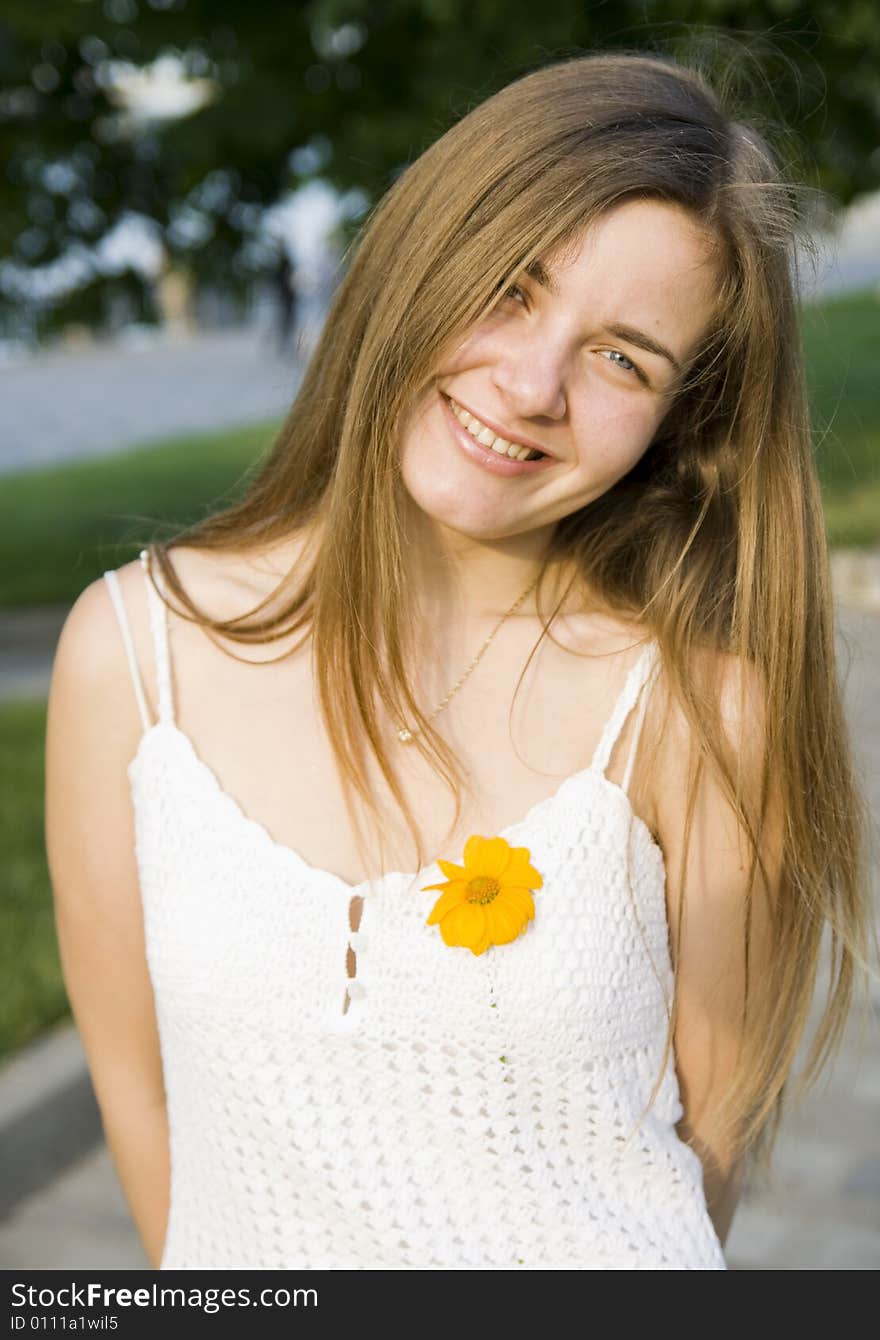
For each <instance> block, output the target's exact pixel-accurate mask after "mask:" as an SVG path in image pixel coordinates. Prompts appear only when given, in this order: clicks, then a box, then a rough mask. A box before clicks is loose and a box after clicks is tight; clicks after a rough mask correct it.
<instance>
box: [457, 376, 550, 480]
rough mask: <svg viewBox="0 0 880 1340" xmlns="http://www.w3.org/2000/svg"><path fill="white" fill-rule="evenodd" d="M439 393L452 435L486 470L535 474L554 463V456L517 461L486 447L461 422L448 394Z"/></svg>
mask: <svg viewBox="0 0 880 1340" xmlns="http://www.w3.org/2000/svg"><path fill="white" fill-rule="evenodd" d="M439 395H440V399H441V401H442V403H443V413H444V414H445V416H446V420H447V422H448V424H449V429H450V432H451V433H452V436H453V437H454V438H455V440H456V442H457V443H458V445H459V446H460V447H461V449H462V451H463V452H464V454H465V455H466V456H467V457H468V458H469V459H470V460H472V461H475V462H476V464H477V465H481V466H482V467H483V469H484V470H488V471H490V473H492V474H495V475H533V474H535V473H536V472H537V471H539V470H546V468H547V466H548V465H553V464H554V460H553V457H552V456H541V457H540V459H538V460H536V461H515V460H514V459H513V457H511V456H502V455H501V454H500V453H499V452H497V451H493V450H492V448H491V447H484V446H483V444H482V442H478V441H477V440H476V438H474V437H472V436H471V434H470V433H469V432H468V430H467V429H466V428H465V427H464V425H463V424H460V423H459V421H458V419H457V418H456V417H455V415H454V414H453V412H452V406H451V405H450V403H449V401H448V400H447V398H446V396H445V395H443V393H442V392H440V393H439Z"/></svg>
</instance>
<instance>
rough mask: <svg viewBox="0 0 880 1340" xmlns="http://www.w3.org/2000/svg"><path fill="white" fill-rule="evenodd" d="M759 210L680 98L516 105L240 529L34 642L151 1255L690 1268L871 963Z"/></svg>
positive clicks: (535, 93)
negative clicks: (824, 956) (821, 981)
mask: <svg viewBox="0 0 880 1340" xmlns="http://www.w3.org/2000/svg"><path fill="white" fill-rule="evenodd" d="M795 200H796V196H795V194H793V192H792V189H791V188H790V186H788V185H787V184H786V183H785V182H784V181H783V179H782V176H781V173H780V169H779V167H778V165H777V163H776V161H775V157H774V154H773V152H772V151H771V149H770V148H769V147H768V145H767V143H766V142H765V140H764V139H763V138H762V137H761V136H760V135H759V134H758V133H756V131H755V130H753V129H751V128H749V127H748V126H746V125H743V124H741V123H738V122H737V121H735V120H733V119H731V117H730V116H729V115H728V114H726V113H725V111H724V110H723V108H722V106H721V104H720V101H719V97H718V96H717V95H716V93H715V92H713V90H712V89H711V87H709V86H708V84H707V83H706V81H705V80H704V78H703V77H702V76H701V75H699V74H698V73H697V72H696V71H694V70H691V69H690V68H688V67H687V66H685V65H683V64H681V63H679V62H676V61H673V60H671V59H668V58H666V57H659V56H657V57H655V56H645V55H640V54H635V53H631V52H626V51H623V52H616V53H611V54H599V55H589V56H584V57H579V58H576V59H571V60H567V61H563V62H561V63H557V64H553V65H550V66H547V67H545V68H543V69H540V70H538V71H536V72H534V73H532V74H529V75H528V76H526V77H524V78H522V79H519V80H517V81H516V82H514V83H512V84H510V85H509V86H508V87H506V88H504V89H503V90H502V91H501V92H500V93H498V94H497V95H495V96H494V97H492V98H490V99H489V100H488V101H486V102H484V103H483V104H482V105H480V106H478V107H477V108H476V109H475V110H474V111H472V112H471V113H470V114H469V115H467V116H465V117H464V119H462V120H461V121H460V122H459V123H458V124H456V125H455V126H454V127H453V129H451V130H450V131H449V132H448V133H447V134H445V135H444V136H443V137H442V138H441V139H440V140H439V141H438V142H437V143H435V144H434V145H433V146H432V147H431V148H429V149H428V151H427V152H426V153H424V154H423V155H422V156H421V157H420V158H419V159H418V160H417V161H416V162H415V163H414V164H413V165H412V166H410V167H409V169H408V170H407V171H406V172H405V173H404V174H403V175H402V176H401V177H400V178H399V179H398V180H397V182H396V183H395V185H394V186H393V188H392V189H391V190H390V191H389V192H388V194H387V195H386V196H385V198H384V199H383V200H382V201H381V203H380V204H379V206H378V207H377V208H376V210H375V211H374V213H373V214H372V216H371V217H370V218H369V219H368V221H367V223H366V224H365V226H364V228H363V230H362V234H361V236H360V239H359V242H358V244H357V246H356V248H355V250H354V254H353V255H352V256H351V257H350V263H349V265H348V267H347V270H346V273H345V275H344V278H343V280H342V282H341V285H340V287H339V290H338V292H337V295H336V297H335V300H334V303H333V305H332V309H331V311H330V314H329V317H328V320H327V322H326V325H325V328H324V331H323V334H322V337H321V339H320V342H319V344H318V346H317V348H316V350H315V352H314V355H313V356H312V358H311V361H310V363H309V366H308V368H307V371H306V375H305V379H304V381H303V383H302V386H301V389H300V391H299V393H298V395H297V397H296V400H295V402H294V404H293V406H292V408H291V410H290V413H289V415H288V417H287V420H286V422H285V424H284V426H283V428H282V429H281V431H280V433H279V435H278V438H277V440H276V442H275V444H274V447H273V449H272V451H271V453H270V454H269V455H268V457H267V459H266V460H264V461H263V462H262V464H261V468H260V469H259V471H258V473H257V475H256V477H255V478H254V479H253V480H252V482H251V483H250V487H249V489H248V491H247V494H246V496H245V498H244V500H243V501H241V502H240V503H238V504H236V505H234V506H231V507H228V508H226V509H225V510H223V511H222V512H220V513H219V514H216V515H214V516H211V517H209V518H208V519H207V520H206V521H204V522H202V523H200V524H198V525H196V526H193V527H191V528H189V529H187V530H185V531H183V532H182V533H179V534H177V535H176V536H175V537H173V539H172V541H171V542H170V543H168V542H166V543H164V544H162V543H159V542H158V541H156V542H154V543H152V544H151V545H149V546H145V547H144V549H143V551H142V552H141V555H140V560H139V561H135V562H131V563H126V564H124V565H123V566H121V567H120V568H119V569H117V570H114V571H111V572H108V573H106V574H105V577H104V579H102V580H100V581H97V582H95V583H93V584H92V585H91V586H89V587H88V588H87V589H86V590H85V591H83V593H82V595H81V596H80V598H79V599H78V601H77V602H76V605H75V606H74V608H73V610H72V611H71V613H70V616H69V618H68V620H67V623H66V624H65V627H64V631H63V635H62V638H61V642H60V645H59V647H58V652H57V659H56V664H55V669H54V675H53V681H52V688H51V697H50V706H49V725H48V742H47V747H48V759H47V767H48V780H47V843H48V851H49V858H50V863H51V871H52V878H53V883H54V888H55V896H56V906H57V920H58V930H59V937H60V944H61V951H62V957H63V964H64V970H65V975H66V981H67V985H68V989H69V994H70V999H71V1003H72V1006H73V1010H74V1014H75V1017H76V1020H77V1023H78V1026H79V1028H80V1030H81V1032H82V1037H83V1040H84V1043H85V1047H86V1051H87V1054H88V1059H89V1063H90V1067H91V1072H92V1077H93V1080H94V1085H95V1089H96V1093H97V1097H98V1101H99V1103H100V1106H101V1111H102V1114H103V1119H104V1126H105V1131H106V1135H107V1139H108V1142H109V1145H110V1149H111V1152H112V1155H113V1157H114V1160H115V1163H116V1167H117V1169H118V1171H119V1175H120V1178H121V1181H122V1184H123V1187H124V1190H125V1193H126V1195H127V1197H128V1200H129V1202H130V1205H131V1208H132V1212H133V1214H134V1217H135V1219H136V1222H137V1225H138V1228H139V1230H140V1233H141V1235H142V1238H143V1242H144V1244H145V1247H146V1250H147V1252H148V1254H149V1257H150V1260H151V1261H152V1262H153V1263H154V1264H155V1265H157V1266H160V1265H161V1267H162V1268H166V1269H167V1268H181V1267H183V1268H195V1267H215V1268H220V1267H223V1268H229V1267H243V1268H247V1267H263V1268H270V1267H277V1268H318V1267H325V1268H327V1267H329V1268H352V1267H353V1268H373V1269H401V1268H403V1269H410V1268H434V1269H446V1268H466V1269H478V1268H500V1269H508V1268H509V1269H512V1270H522V1269H526V1270H528V1269H541V1268H576V1269H577V1268H581V1269H596V1268H602V1269H654V1268H667V1269H679V1268H690V1269H724V1268H725V1265H726V1262H725V1258H724V1253H723V1245H724V1242H725V1238H726V1235H727V1232H728V1228H729V1226H730V1223H731V1219H732V1216H733V1213H734V1207H735V1205H736V1200H737V1196H738V1194H739V1192H740V1188H741V1186H742V1182H743V1174H744V1169H745V1167H746V1163H747V1162H749V1161H751V1160H752V1159H755V1161H757V1159H758V1157H759V1155H760V1156H761V1157H763V1158H764V1159H765V1160H766V1157H767V1152H768V1150H769V1147H770V1145H771V1143H772V1135H773V1132H774V1129H775V1126H776V1124H777V1122H778V1116H779V1112H780V1109H781V1104H782V1099H783V1094H784V1092H785V1091H786V1088H787V1084H788V1079H789V1076H790V1073H791V1070H792V1063H793V1060H794V1057H795V1053H796V1051H797V1048H798V1045H799V1042H800V1040H801V1038H802V1035H803V1034H804V1030H805V1021H806V1018H807V1012H808V1008H809V1005H810V1001H811V996H812V992H813V988H814V984H815V981H816V976H817V961H818V953H819V947H820V940H821V936H822V932H823V929H824V928H825V927H826V926H830V928H831V930H832V933H833V936H834V947H835V955H834V970H835V973H834V976H833V980H832V982H831V983H830V986H829V995H828V1000H827V1002H826V1003H825V1013H824V1016H823V1031H822V1034H821V1037H820V1039H819V1040H820V1042H822V1041H825V1042H827V1041H828V1039H829V1037H830V1038H832V1039H833V1038H834V1037H836V1036H837V1035H838V1034H839V1031H840V1029H841V1027H842V1025H843V1022H844V1020H845V1018H846V1015H847V1012H848V1009H849V1006H850V1004H851V997H852V987H853V983H854V980H855V968H856V966H857V965H858V963H859V962H860V961H862V960H863V959H864V954H865V946H866V942H867V930H868V925H869V922H868V916H867V910H866V908H867V893H866V879H865V871H864V859H863V854H862V823H863V818H864V815H863V810H864V802H863V799H862V797H861V796H860V795H859V793H858V791H857V789H856V785H855V781H854V775H853V771H852V768H851V763H850V756H849V752H848V742H847V738H846V733H845V725H844V719H843V716H842V712H841V705H840V699H839V694H838V687H837V682H836V671H835V662H834V647H833V613H832V604H831V597H830V591H829V578H828V561H827V553H826V545H825V536H824V527H823V519H822V509H821V501H820V494H819V488H818V485H817V478H816V472H815V468H814V461H813V454H812V449H811V443H810V432H809V423H808V414H807V402H806V396H805V388H804V376H803V369H802V366H801V359H800V352H799V347H800V346H799V338H798V317H797V300H796V290H795V286H794V278H793V271H792V266H791V264H790V262H791V260H792V258H793V250H792V243H793V240H794V237H795V233H796V224H797V220H798V213H797V210H796V208H795ZM257 667H259V670H258V669H257ZM126 778H127V780H128V782H130V792H129V788H128V787H127V786H126ZM814 1055H815V1053H814Z"/></svg>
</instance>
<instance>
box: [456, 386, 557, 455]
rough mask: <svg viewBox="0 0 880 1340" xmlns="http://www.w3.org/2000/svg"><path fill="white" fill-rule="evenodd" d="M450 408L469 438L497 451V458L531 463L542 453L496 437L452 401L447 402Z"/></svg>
mask: <svg viewBox="0 0 880 1340" xmlns="http://www.w3.org/2000/svg"><path fill="white" fill-rule="evenodd" d="M449 403H450V405H451V406H452V412H453V414H454V415H455V417H456V418H457V419H458V421H459V423H460V424H461V425H462V426H463V427H464V428H466V429H467V430H468V432H469V433H470V435H471V437H475V438H476V440H477V441H478V442H481V443H482V444H483V446H484V447H490V448H491V449H492V451H497V452H498V455H499V456H512V457H513V459H514V460H516V461H531V460H534V459H535V458H536V457H537V456H540V455H541V454H542V453H541V452H540V451H533V450H532V448H531V447H523V446H520V445H519V443H517V442H508V441H507V439H506V438H504V437H498V435H497V434H496V433H493V432H492V429H491V428H487V427H486V425H485V424H484V423H481V422H480V420H479V419H478V418H476V417H475V415H473V414H470V413H469V412H468V410H466V409H462V407H461V405H456V403H455V401H454V400H450V401H449Z"/></svg>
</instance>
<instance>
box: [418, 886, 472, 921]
mask: <svg viewBox="0 0 880 1340" xmlns="http://www.w3.org/2000/svg"><path fill="white" fill-rule="evenodd" d="M434 887H438V886H436V885H435V886H434ZM465 887H466V886H465V882H464V880H461V879H457V880H454V881H452V882H451V883H450V886H449V888H448V889H447V890H446V892H445V893H443V894H441V895H440V897H439V898H438V899H437V901H436V903H435V904H434V906H433V907H432V908H431V915H430V916H429V917H428V920H427V922H426V923H425V924H426V925H428V926H436V924H437V922H438V921H442V919H443V918H444V917H445V916H447V915H448V914H449V913H450V912H451V911H452V909H453V908H454V907H458V905H459V903H460V902H461V901H462V900H463V898H464V891H465Z"/></svg>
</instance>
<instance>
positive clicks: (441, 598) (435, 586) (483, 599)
mask: <svg viewBox="0 0 880 1340" xmlns="http://www.w3.org/2000/svg"><path fill="white" fill-rule="evenodd" d="M425 522H427V523H428V524H425V523H424V522H423V523H418V522H417V523H415V534H413V532H412V529H411V528H410V529H409V535H408V543H409V548H408V550H407V556H408V562H409V569H410V575H411V579H412V583H413V587H414V589H415V591H416V592H417V604H418V611H419V617H420V618H421V619H423V620H425V621H426V623H427V624H429V625H430V626H431V627H434V628H448V629H449V628H461V627H462V626H465V625H467V624H470V623H479V622H490V621H496V622H497V620H499V619H501V618H503V617H504V615H505V614H507V611H508V610H509V609H510V607H511V606H512V605H513V604H514V602H515V601H516V600H518V599H519V597H520V596H521V595H522V594H523V592H524V591H525V590H526V589H527V588H528V587H529V586H531V585H532V584H533V583H534V582H535V579H536V578H537V576H538V573H539V571H540V569H541V567H542V565H543V562H544V559H545V556H546V553H547V549H548V546H549V544H550V541H551V539H552V536H553V530H554V526H553V525H550V526H544V527H541V528H539V529H537V530H533V531H528V532H527V533H525V534H520V535H512V536H508V537H505V538H502V539H489V540H486V539H473V538H472V537H471V536H468V535H462V534H460V533H458V532H455V531H450V530H449V529H448V528H446V527H440V526H437V525H436V524H435V523H433V522H430V519H429V518H425ZM559 567H560V565H559V564H558V563H556V562H554V563H551V564H550V565H549V572H548V576H549V577H551V578H552V576H553V575H554V574H555V573H556V572H558V570H559ZM536 601H537V592H536V591H535V590H532V591H530V592H529V594H528V595H527V596H526V598H525V599H524V600H523V601H522V603H521V604H520V605H519V606H518V607H517V609H516V610H515V611H514V613H513V614H512V615H511V618H517V617H519V618H523V617H527V616H529V615H532V616H533V615H534V614H535V613H536V609H537V604H536Z"/></svg>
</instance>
